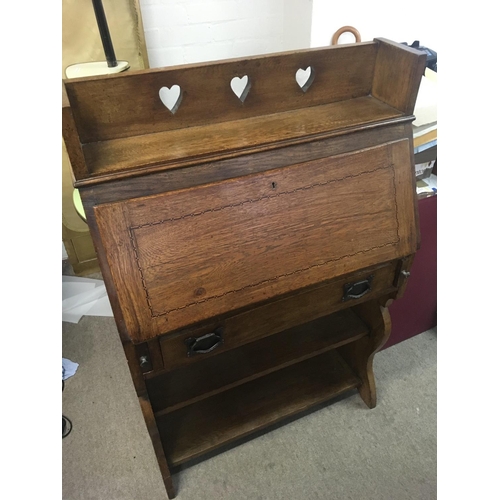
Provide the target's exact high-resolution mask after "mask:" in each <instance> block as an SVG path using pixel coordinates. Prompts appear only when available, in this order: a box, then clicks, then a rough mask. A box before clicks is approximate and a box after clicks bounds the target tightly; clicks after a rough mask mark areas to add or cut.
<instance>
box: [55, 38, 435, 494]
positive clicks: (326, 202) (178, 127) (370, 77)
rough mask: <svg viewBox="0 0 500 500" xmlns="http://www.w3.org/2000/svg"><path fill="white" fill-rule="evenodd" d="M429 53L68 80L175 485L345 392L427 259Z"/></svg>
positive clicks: (356, 49) (274, 58)
mask: <svg viewBox="0 0 500 500" xmlns="http://www.w3.org/2000/svg"><path fill="white" fill-rule="evenodd" d="M425 58H426V56H425V54H424V53H422V52H419V51H416V50H415V49H412V48H410V47H407V46H403V45H400V44H397V43H393V42H390V41H388V40H385V39H375V40H374V41H373V42H365V43H356V44H351V45H341V46H335V47H327V48H320V49H308V50H302V51H296V52H288V53H281V54H272V55H266V56H259V57H252V58H247V59H235V60H228V61H222V62H220V61H219V62H214V63H208V64H196V65H185V66H177V67H172V68H162V69H153V70H144V71H135V72H129V73H122V74H118V75H115V76H110V77H93V78H81V79H72V80H68V81H64V85H63V108H62V113H63V115H62V118H63V136H64V139H65V142H66V146H67V150H68V153H69V156H70V160H71V164H72V169H73V172H74V179H75V183H74V184H75V186H76V187H77V188H79V190H80V194H81V197H82V200H83V204H84V208H85V213H86V217H87V221H88V223H89V227H90V231H91V234H92V238H93V241H94V244H95V247H96V251H97V255H98V258H99V263H100V267H101V270H102V274H103V278H104V281H105V284H106V287H107V291H108V294H109V297H110V300H111V304H112V308H113V313H114V317H115V320H116V324H117V327H118V331H119V333H120V336H121V340H122V344H123V348H124V350H125V353H126V356H127V359H128V363H129V367H130V372H131V375H132V379H133V382H134V385H135V388H136V391H137V395H138V398H139V402H140V405H141V408H142V412H143V415H144V419H145V422H146V424H147V428H148V430H149V433H150V436H151V439H152V443H153V446H154V449H155V452H156V455H157V458H158V463H159V466H160V470H161V472H162V475H163V479H164V482H165V486H166V489H167V493H168V496H169V497H170V498H173V497H174V496H175V491H174V487H173V484H172V479H171V473H172V472H175V471H177V470H179V469H180V466H182V465H184V464H189V463H192V461H193V460H194V459H199V458H200V457H203V456H206V455H207V454H208V453H209V452H214V451H215V450H220V449H221V447H226V446H227V445H229V444H231V443H232V444H235V443H238V442H239V441H240V440H241V439H242V438H244V437H247V436H251V435H252V434H253V433H255V432H256V431H259V430H263V429H265V428H267V427H269V426H271V425H273V424H276V423H278V422H280V421H283V420H284V419H287V418H289V417H292V416H294V415H299V414H301V413H303V412H304V411H306V410H310V409H311V408H314V407H315V406H316V405H319V404H320V403H325V402H327V401H330V400H332V399H333V398H334V397H335V396H338V395H339V394H341V393H343V392H346V391H349V390H353V389H357V390H358V391H359V394H360V395H361V398H362V399H363V401H364V402H365V403H366V404H367V406H368V407H369V408H373V407H374V406H375V404H376V393H375V382H374V376H373V370H372V362H373V357H374V354H375V353H376V352H377V351H378V350H379V349H380V348H381V347H382V346H383V344H384V343H385V342H386V340H387V339H388V336H389V333H390V317H389V313H388V310H387V306H388V304H389V303H390V302H391V301H392V300H393V299H395V298H397V297H398V296H400V295H401V294H402V292H403V290H404V287H405V283H406V280H407V278H408V276H409V271H410V267H411V263H412V259H413V255H414V254H415V251H416V250H417V248H418V244H419V230H418V220H417V212H416V194H415V172H414V160H413V142H412V129H411V122H412V120H413V118H414V117H413V115H412V113H413V108H414V104H415V100H416V96H417V92H418V87H419V83H420V79H421V76H422V74H423V71H424V66H425Z"/></svg>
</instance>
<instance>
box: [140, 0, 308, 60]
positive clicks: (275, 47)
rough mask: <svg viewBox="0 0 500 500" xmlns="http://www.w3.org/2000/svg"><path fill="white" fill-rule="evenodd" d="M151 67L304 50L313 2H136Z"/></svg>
mask: <svg viewBox="0 0 500 500" xmlns="http://www.w3.org/2000/svg"><path fill="white" fill-rule="evenodd" d="M140 5H141V12H142V17H143V23H144V32H145V37H146V45H147V49H148V56H149V62H150V65H151V67H163V66H172V65H176V64H187V63H194V62H204V61H214V60H219V59H229V58H232V57H246V56H252V55H257V54H266V53H271V52H280V51H283V50H289V49H296V48H308V47H309V42H310V34H311V15H312V0H288V1H287V0H204V1H201V0H140Z"/></svg>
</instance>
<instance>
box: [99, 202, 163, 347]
mask: <svg viewBox="0 0 500 500" xmlns="http://www.w3.org/2000/svg"><path fill="white" fill-rule="evenodd" d="M126 210H127V207H126V206H125V205H123V204H117V203H115V204H112V205H110V206H109V207H108V209H107V210H106V216H105V217H102V215H101V211H100V210H99V207H96V208H95V209H94V213H95V222H96V225H97V226H98V231H99V233H100V235H101V240H102V243H103V250H104V254H105V258H106V261H107V264H108V266H109V270H110V274H111V277H112V280H113V283H114V285H115V287H114V291H115V292H116V296H117V298H118V302H119V304H120V309H121V314H122V315H123V318H124V320H125V324H126V328H127V330H128V334H129V335H130V337H131V339H132V340H137V338H138V337H139V338H141V337H144V338H152V337H155V336H156V335H157V334H158V333H159V331H158V330H157V328H156V324H155V323H152V322H151V321H150V314H149V304H148V301H147V296H146V295H145V293H144V288H143V283H142V276H141V272H140V268H139V267H138V266H137V261H136V259H135V254H134V251H133V248H130V236H129V228H128V226H127V224H126V221H127V219H128V218H127V214H126ZM145 330H146V331H145Z"/></svg>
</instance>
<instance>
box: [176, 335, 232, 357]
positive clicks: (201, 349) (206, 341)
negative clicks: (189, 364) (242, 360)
mask: <svg viewBox="0 0 500 500" xmlns="http://www.w3.org/2000/svg"><path fill="white" fill-rule="evenodd" d="M184 342H185V343H186V345H187V355H188V358H190V357H191V356H193V355H195V354H207V353H209V352H212V351H213V350H214V349H217V347H219V346H220V345H222V344H223V343H224V339H223V338H222V328H217V330H215V331H214V332H210V333H207V334H206V335H202V336H201V337H189V338H188V339H186V340H185V341H184Z"/></svg>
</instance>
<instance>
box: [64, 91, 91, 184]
mask: <svg viewBox="0 0 500 500" xmlns="http://www.w3.org/2000/svg"><path fill="white" fill-rule="evenodd" d="M61 112H62V115H61V119H62V136H63V139H64V143H65V145H66V151H67V153H68V157H69V159H70V161H71V169H72V172H73V177H74V178H76V179H82V178H85V177H87V176H88V175H89V170H88V166H87V164H86V161H85V156H84V153H83V151H82V145H81V144H80V139H79V137H78V132H77V129H76V125H75V119H74V115H73V110H72V108H71V107H70V104H69V100H68V95H67V94H66V89H65V88H64V85H63V86H62V107H61Z"/></svg>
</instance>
